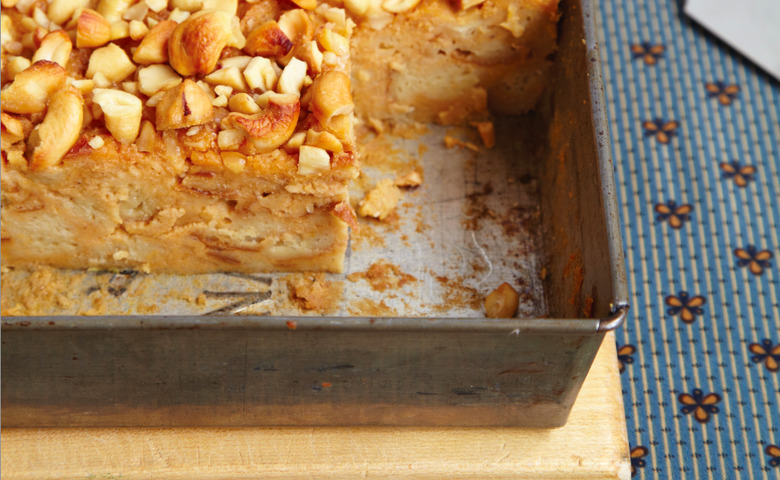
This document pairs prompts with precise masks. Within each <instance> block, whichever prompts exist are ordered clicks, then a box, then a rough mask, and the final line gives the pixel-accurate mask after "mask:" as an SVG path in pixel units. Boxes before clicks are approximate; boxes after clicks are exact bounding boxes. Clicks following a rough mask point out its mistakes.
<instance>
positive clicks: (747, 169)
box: [720, 162, 756, 188]
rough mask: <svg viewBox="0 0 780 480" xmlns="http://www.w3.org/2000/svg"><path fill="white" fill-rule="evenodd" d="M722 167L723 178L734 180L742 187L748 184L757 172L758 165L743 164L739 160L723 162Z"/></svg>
mask: <svg viewBox="0 0 780 480" xmlns="http://www.w3.org/2000/svg"><path fill="white" fill-rule="evenodd" d="M720 169H721V170H722V171H723V178H730V179H732V180H734V183H736V184H737V186H738V187H740V188H742V187H745V186H747V184H748V183H750V181H752V180H753V175H754V174H755V173H756V167H754V166H753V165H742V164H741V163H739V162H730V163H721V164H720Z"/></svg>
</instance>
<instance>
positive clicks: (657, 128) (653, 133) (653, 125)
mask: <svg viewBox="0 0 780 480" xmlns="http://www.w3.org/2000/svg"><path fill="white" fill-rule="evenodd" d="M679 127H680V123H679V122H677V121H676V120H670V121H668V122H665V121H663V120H662V119H660V118H656V119H655V120H647V121H645V122H642V128H644V129H645V137H655V139H656V140H657V141H658V143H663V144H667V143H669V140H670V139H671V138H672V137H674V136H675V135H677V129H678V128H679Z"/></svg>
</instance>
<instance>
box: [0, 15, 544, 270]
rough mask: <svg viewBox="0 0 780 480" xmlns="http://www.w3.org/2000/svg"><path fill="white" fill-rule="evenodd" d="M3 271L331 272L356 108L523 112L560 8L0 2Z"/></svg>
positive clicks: (343, 225)
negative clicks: (43, 267) (41, 268)
mask: <svg viewBox="0 0 780 480" xmlns="http://www.w3.org/2000/svg"><path fill="white" fill-rule="evenodd" d="M2 7H3V8H2V85H3V87H2V99H1V101H2V118H1V120H2V172H1V177H0V178H1V180H2V186H1V187H2V263H3V265H4V266H11V267H32V266H36V265H48V266H54V267H59V268H75V269H87V268H96V269H136V270H142V271H154V272H167V273H182V274H189V273H206V272H219V271H240V272H270V271H324V272H341V271H342V269H343V259H344V252H345V250H346V247H347V244H348V239H349V236H348V235H349V228H350V227H351V226H352V227H354V226H355V225H356V224H357V223H356V214H355V211H354V209H353V206H352V202H350V198H349V186H350V182H351V181H352V180H353V179H355V178H356V177H357V176H358V174H359V159H358V156H357V148H356V141H355V134H354V128H355V127H354V124H355V119H356V115H357V116H358V117H360V118H365V119H372V120H373V119H376V120H380V121H385V122H407V121H423V122H431V121H433V122H438V123H443V124H460V123H463V122H466V121H469V120H478V119H484V118H485V116H486V115H487V114H488V111H489V110H492V111H493V112H495V113H522V112H525V111H528V110H529V109H531V108H533V106H534V105H535V103H536V101H537V99H538V97H539V95H540V93H541V90H542V88H543V86H544V84H545V79H546V71H547V69H548V68H549V65H550V59H549V57H550V54H551V53H552V52H553V51H554V48H555V23H556V20H557V0H522V1H512V0H492V1H491V0H485V1H482V2H480V1H479V0H476V1H474V0H462V1H454V2H449V1H447V0H422V1H419V0H417V1H415V0H344V1H343V2H342V1H339V0H332V1H331V0H328V1H320V0H293V1H288V0H259V1H243V0H240V1H238V0H141V1H139V2H133V1H132V0H51V1H46V0H3V1H2Z"/></svg>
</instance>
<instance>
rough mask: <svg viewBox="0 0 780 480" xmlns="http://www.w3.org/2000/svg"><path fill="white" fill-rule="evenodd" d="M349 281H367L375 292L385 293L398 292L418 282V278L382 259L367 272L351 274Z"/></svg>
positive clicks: (348, 277) (348, 276)
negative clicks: (386, 291) (389, 290)
mask: <svg viewBox="0 0 780 480" xmlns="http://www.w3.org/2000/svg"><path fill="white" fill-rule="evenodd" d="M347 280H349V281H350V282H357V281H360V280H366V281H367V282H368V283H369V284H370V285H371V288H372V289H373V290H375V291H377V292H384V291H385V290H387V289H393V290H396V289H399V288H401V287H403V286H404V285H406V284H407V283H411V282H416V281H417V278H415V277H414V276H412V275H409V274H408V273H405V272H403V271H401V269H400V268H398V267H397V266H396V265H393V264H392V263H389V262H387V260H384V259H382V260H379V261H377V262H374V263H373V264H371V266H370V267H368V270H366V271H365V272H355V273H350V274H349V275H347Z"/></svg>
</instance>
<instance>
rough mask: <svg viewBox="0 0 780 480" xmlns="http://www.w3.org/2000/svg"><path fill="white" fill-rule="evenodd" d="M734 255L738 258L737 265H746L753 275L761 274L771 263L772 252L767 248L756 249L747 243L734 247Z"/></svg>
mask: <svg viewBox="0 0 780 480" xmlns="http://www.w3.org/2000/svg"><path fill="white" fill-rule="evenodd" d="M734 255H736V257H737V258H738V259H739V260H737V266H738V267H745V266H747V267H748V269H749V270H750V273H752V274H753V275H763V274H764V270H766V269H767V268H769V267H770V266H771V265H772V262H771V260H772V257H774V254H773V253H772V252H770V251H769V250H758V249H757V248H756V247H754V246H753V245H748V246H747V247H745V248H735V249H734Z"/></svg>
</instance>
